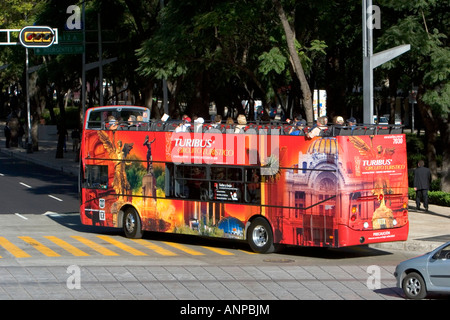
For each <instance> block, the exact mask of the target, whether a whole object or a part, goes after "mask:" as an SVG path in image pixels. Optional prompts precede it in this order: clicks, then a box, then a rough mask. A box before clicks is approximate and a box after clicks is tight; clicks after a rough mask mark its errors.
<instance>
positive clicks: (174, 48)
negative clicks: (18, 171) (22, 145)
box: [0, 0, 450, 192]
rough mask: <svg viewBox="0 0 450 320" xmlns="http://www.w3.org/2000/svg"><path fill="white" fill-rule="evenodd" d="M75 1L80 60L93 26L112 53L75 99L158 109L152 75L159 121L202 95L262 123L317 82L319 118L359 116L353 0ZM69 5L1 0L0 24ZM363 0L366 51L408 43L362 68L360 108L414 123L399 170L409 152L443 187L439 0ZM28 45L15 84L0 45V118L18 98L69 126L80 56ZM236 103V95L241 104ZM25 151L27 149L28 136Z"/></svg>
mask: <svg viewBox="0 0 450 320" xmlns="http://www.w3.org/2000/svg"><path fill="white" fill-rule="evenodd" d="M84 4H85V8H86V19H85V21H83V26H85V29H86V51H85V52H86V63H91V62H95V61H98V60H99V49H100V48H99V41H98V40H99V29H100V31H101V32H100V34H101V44H102V54H101V58H102V59H103V60H105V59H110V58H117V61H116V62H113V63H110V64H107V65H105V66H104V67H103V79H102V80H103V81H101V82H100V81H99V70H98V68H94V69H92V70H89V71H87V72H86V81H87V87H88V90H87V97H86V98H87V100H86V103H87V107H90V106H94V105H98V104H99V103H100V88H102V89H103V90H102V97H103V101H104V104H118V103H132V104H135V105H145V106H148V107H150V108H151V110H152V117H153V118H160V117H161V115H162V114H163V112H164V111H165V110H164V108H163V106H162V104H161V101H162V100H163V83H164V82H163V80H165V81H166V83H167V88H168V113H169V114H170V116H171V117H172V118H179V117H181V115H182V114H183V113H187V114H189V115H194V114H196V115H199V116H202V117H204V118H207V119H209V116H210V115H209V108H210V106H211V105H215V107H216V109H217V113H218V114H221V115H222V116H224V117H227V116H233V117H236V115H237V114H239V113H244V112H246V111H247V114H248V117H249V120H252V119H253V117H254V116H253V115H254V112H253V111H254V108H255V105H254V102H255V101H256V100H260V101H262V108H261V110H260V111H261V114H260V117H264V119H266V120H267V119H270V113H271V111H273V110H274V109H276V107H279V108H280V109H281V110H282V113H283V115H284V116H286V117H291V116H292V115H294V114H300V115H302V117H303V118H305V119H307V121H309V122H312V121H313V119H312V98H311V93H312V92H313V90H314V89H324V90H326V92H327V116H328V117H329V120H331V119H332V118H333V117H334V116H337V115H340V116H343V117H344V118H349V117H351V116H353V117H355V118H356V119H357V120H358V122H361V121H362V119H363V107H362V89H361V88H362V83H363V79H362V33H361V32H362V16H361V13H362V10H361V9H362V8H361V1H359V0H350V1H349V0H336V1H330V0H314V1H312V0H305V1H295V0H251V1H250V0H226V1H225V0H164V1H161V0H146V1H144V0H109V1H102V0H87V1H85V2H84ZM71 5H77V6H78V7H79V8H82V5H83V2H82V1H74V0H46V1H37V0H34V1H33V0H3V1H2V2H1V3H0V28H1V29H13V28H16V29H21V28H23V27H24V26H28V25H47V26H51V27H53V28H58V30H60V32H61V33H63V32H69V30H66V29H67V26H66V22H67V19H68V18H69V16H70V14H71V13H67V8H68V7H69V6H71ZM374 5H377V6H378V7H379V8H380V17H379V18H380V19H381V26H380V28H379V29H374V30H373V33H374V34H373V36H374V37H373V38H374V40H373V44H374V53H376V52H380V51H382V50H385V49H389V48H393V47H395V46H397V45H401V44H410V45H411V50H410V51H408V52H407V53H405V54H403V55H401V56H400V57H397V58H396V59H394V60H391V61H389V62H388V63H386V64H384V65H382V66H380V67H378V68H376V69H375V70H374V88H375V97H374V105H375V110H374V111H375V113H376V114H377V115H382V114H389V115H390V117H389V121H390V122H391V123H393V122H394V120H395V115H396V114H397V115H398V116H400V118H401V120H402V123H403V124H404V125H405V126H406V128H407V129H411V127H412V122H413V121H414V134H411V136H408V157H409V159H410V160H408V162H409V163H408V167H409V168H410V169H412V168H415V166H416V161H417V159H418V158H420V157H423V158H424V159H425V162H426V165H427V166H428V167H429V168H430V170H431V172H432V177H433V190H442V191H445V192H450V112H449V105H450V103H449V102H450V84H449V81H448V79H450V50H449V43H448V35H449V34H450V30H449V29H450V10H449V9H450V5H449V3H448V1H442V0H416V1H409V0H408V1H407V0H379V1H377V2H376V3H374ZM0 41H4V38H2V39H0ZM29 51H30V57H29V60H30V66H36V67H39V69H38V70H37V71H35V72H33V73H31V74H30V75H29V79H30V88H29V92H28V93H26V92H25V72H24V66H25V63H24V62H25V50H24V48H23V47H22V46H20V45H17V46H11V45H9V46H0V67H2V66H7V67H6V68H4V69H2V70H1V71H0V89H1V95H0V117H1V118H3V119H7V118H8V117H10V116H11V115H12V112H13V111H14V112H17V113H18V114H17V116H18V117H19V120H20V122H21V123H23V124H25V123H26V122H27V121H26V119H25V117H26V112H25V110H26V97H27V95H28V96H29V97H30V102H31V114H32V115H33V128H34V127H35V126H38V125H40V124H43V123H46V124H57V125H58V126H59V127H60V128H63V129H64V128H68V129H72V128H74V127H77V126H80V117H81V115H82V109H81V104H80V102H79V98H78V100H77V98H75V96H76V95H77V94H78V96H79V93H80V91H81V90H80V85H81V55H80V54H59V55H38V54H36V53H35V52H34V50H29ZM411 91H414V92H415V95H414V96H413V95H410V94H411ZM72 101H73V102H72ZM242 101H249V105H248V109H247V110H244V107H245V106H243V105H242ZM413 101H414V102H415V103H413ZM413 110H414V115H415V116H414V118H413V117H412V112H413ZM17 123H18V122H16V124H17ZM11 124H13V128H12V129H13V132H15V130H16V128H15V127H14V122H12V123H11ZM62 131H63V130H61V132H62ZM34 132H37V130H32V134H33V133H34ZM414 137H417V139H416V138H414ZM33 148H38V141H37V137H35V136H33ZM61 148H62V147H61ZM61 148H60V149H61ZM61 150H62V149H61ZM61 150H59V151H60V152H61ZM60 154H61V153H60ZM61 156H62V154H61ZM410 181H411V180H410ZM432 192H435V191H432Z"/></svg>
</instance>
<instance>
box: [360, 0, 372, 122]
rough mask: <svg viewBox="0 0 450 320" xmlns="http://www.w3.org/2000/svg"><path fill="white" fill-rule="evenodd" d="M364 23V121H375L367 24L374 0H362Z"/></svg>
mask: <svg viewBox="0 0 450 320" xmlns="http://www.w3.org/2000/svg"><path fill="white" fill-rule="evenodd" d="M362 2H363V3H362V25H363V30H362V31H363V117H364V119H363V122H364V123H369V124H371V123H373V117H372V115H373V68H372V55H373V49H372V40H373V39H372V35H373V33H372V28H370V27H369V26H368V25H367V18H368V17H367V9H368V8H371V7H372V0H363V1H362Z"/></svg>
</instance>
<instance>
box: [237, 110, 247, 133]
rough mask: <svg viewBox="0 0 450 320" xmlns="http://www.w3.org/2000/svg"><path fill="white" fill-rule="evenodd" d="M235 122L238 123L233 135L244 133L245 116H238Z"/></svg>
mask: <svg viewBox="0 0 450 320" xmlns="http://www.w3.org/2000/svg"><path fill="white" fill-rule="evenodd" d="M237 121H238V124H237V125H236V128H235V130H234V133H242V132H244V128H245V126H246V125H247V119H246V118H245V115H243V114H240V115H238V118H237Z"/></svg>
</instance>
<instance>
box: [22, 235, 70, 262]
mask: <svg viewBox="0 0 450 320" xmlns="http://www.w3.org/2000/svg"><path fill="white" fill-rule="evenodd" d="M18 238H19V239H22V240H23V241H25V242H26V243H28V244H29V245H31V246H32V247H33V248H35V249H36V250H38V251H40V252H41V253H42V254H44V255H46V256H47V257H60V256H61V255H60V254H58V253H56V252H55V251H53V250H52V249H50V248H48V247H46V246H44V245H43V244H42V243H40V242H39V241H37V240H35V239H33V238H32V237H18Z"/></svg>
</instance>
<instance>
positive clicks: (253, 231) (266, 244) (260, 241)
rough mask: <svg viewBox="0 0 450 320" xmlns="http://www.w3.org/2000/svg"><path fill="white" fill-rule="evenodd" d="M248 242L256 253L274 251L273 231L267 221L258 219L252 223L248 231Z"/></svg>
mask: <svg viewBox="0 0 450 320" xmlns="http://www.w3.org/2000/svg"><path fill="white" fill-rule="evenodd" d="M247 240H248V244H249V245H250V248H252V250H253V251H255V252H258V253H270V252H273V251H274V245H273V234H272V229H271V227H270V224H269V223H268V222H267V220H266V219H263V218H256V219H254V220H253V221H252V222H251V224H250V226H249V227H248V230H247Z"/></svg>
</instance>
